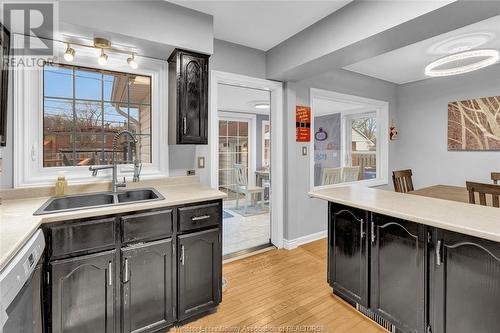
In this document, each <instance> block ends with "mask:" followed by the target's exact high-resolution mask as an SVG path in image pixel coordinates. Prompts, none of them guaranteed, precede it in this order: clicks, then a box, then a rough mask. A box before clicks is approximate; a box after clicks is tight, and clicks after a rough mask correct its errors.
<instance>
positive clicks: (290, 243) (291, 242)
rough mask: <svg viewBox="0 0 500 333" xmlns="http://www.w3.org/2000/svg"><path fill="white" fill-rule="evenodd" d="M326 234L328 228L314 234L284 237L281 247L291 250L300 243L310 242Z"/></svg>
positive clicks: (324, 236)
mask: <svg viewBox="0 0 500 333" xmlns="http://www.w3.org/2000/svg"><path fill="white" fill-rule="evenodd" d="M327 236H328V230H323V231H320V232H316V233H314V234H310V235H306V236H302V237H299V238H295V239H284V240H283V247H284V248H285V249H286V250H293V249H295V248H297V247H298V246H300V245H304V244H307V243H311V242H314V241H317V240H320V239H323V238H326V237H327Z"/></svg>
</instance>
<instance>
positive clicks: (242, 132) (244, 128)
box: [238, 121, 248, 136]
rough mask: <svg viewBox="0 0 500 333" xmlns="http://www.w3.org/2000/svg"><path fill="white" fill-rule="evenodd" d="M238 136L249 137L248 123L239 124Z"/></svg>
mask: <svg viewBox="0 0 500 333" xmlns="http://www.w3.org/2000/svg"><path fill="white" fill-rule="evenodd" d="M238 135H239V136H248V123H247V122H243V121H242V122H239V126H238Z"/></svg>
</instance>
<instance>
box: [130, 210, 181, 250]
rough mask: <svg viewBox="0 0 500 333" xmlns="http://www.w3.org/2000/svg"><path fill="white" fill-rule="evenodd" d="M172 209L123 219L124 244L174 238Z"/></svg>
mask: <svg viewBox="0 0 500 333" xmlns="http://www.w3.org/2000/svg"><path fill="white" fill-rule="evenodd" d="M172 215H173V214H172V209H166V210H160V211H154V212H147V213H140V214H134V215H129V216H125V217H122V229H123V234H122V242H123V243H131V242H138V241H149V240H156V239H161V238H168V237H171V236H172Z"/></svg>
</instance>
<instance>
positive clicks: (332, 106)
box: [313, 98, 373, 117]
mask: <svg viewBox="0 0 500 333" xmlns="http://www.w3.org/2000/svg"><path fill="white" fill-rule="evenodd" d="M372 109H373V107H371V106H367V105H366V104H363V103H356V102H339V101H332V100H329V99H323V98H317V99H315V100H314V110H313V112H314V116H316V117H317V116H324V115H327V114H334V113H342V114H345V115H347V114H355V113H359V112H368V111H372Z"/></svg>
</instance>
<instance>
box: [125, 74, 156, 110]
mask: <svg viewBox="0 0 500 333" xmlns="http://www.w3.org/2000/svg"><path fill="white" fill-rule="evenodd" d="M129 94H130V103H132V104H150V103H151V79H150V78H149V77H147V76H134V75H130V76H129Z"/></svg>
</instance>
